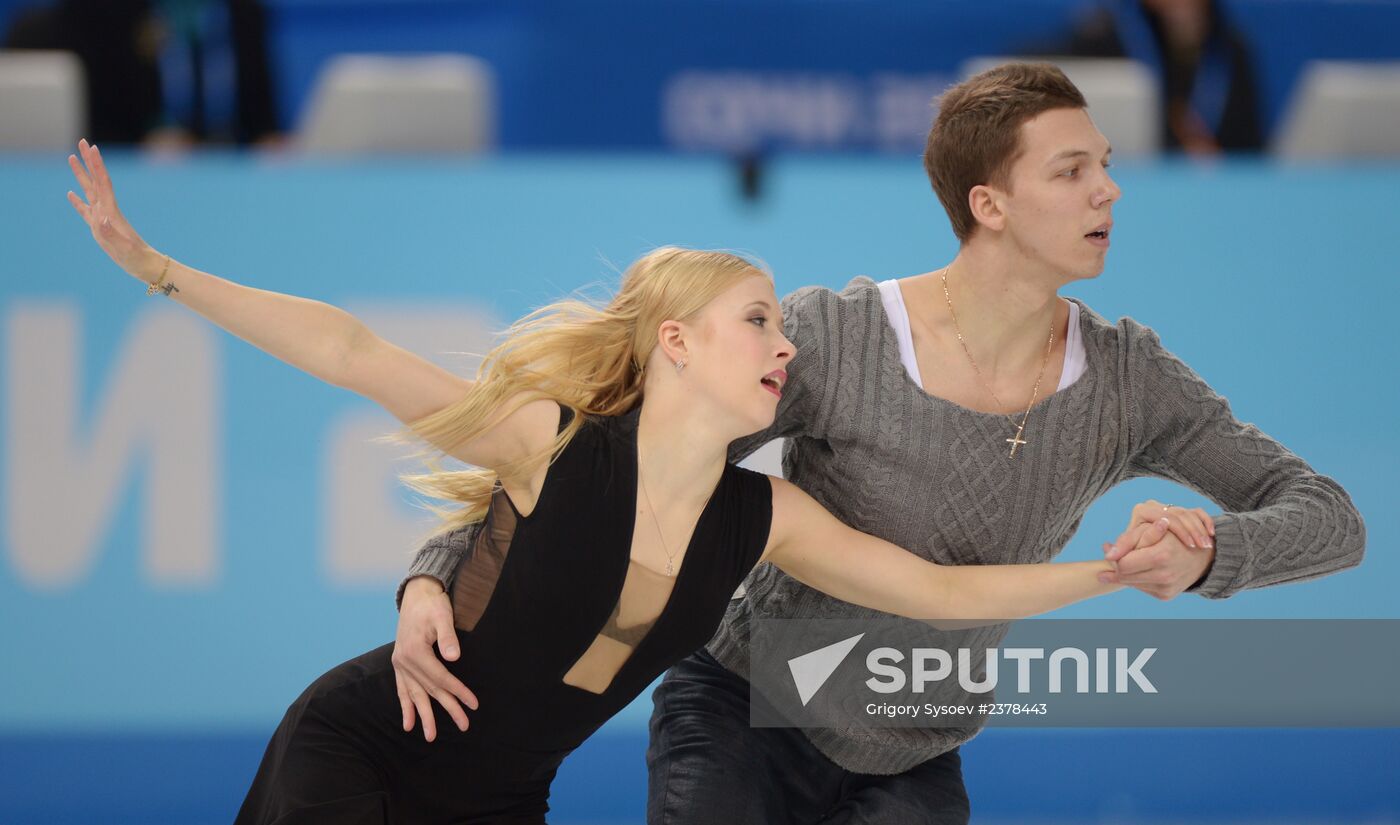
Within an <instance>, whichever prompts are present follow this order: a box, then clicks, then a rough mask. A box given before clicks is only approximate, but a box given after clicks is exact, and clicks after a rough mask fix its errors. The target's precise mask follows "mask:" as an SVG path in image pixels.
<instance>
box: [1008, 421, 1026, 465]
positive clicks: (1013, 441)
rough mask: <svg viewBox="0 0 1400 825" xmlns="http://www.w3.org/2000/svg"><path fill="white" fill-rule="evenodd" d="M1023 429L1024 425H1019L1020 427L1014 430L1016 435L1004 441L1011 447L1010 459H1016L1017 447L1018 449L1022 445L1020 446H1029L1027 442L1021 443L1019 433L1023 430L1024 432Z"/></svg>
mask: <svg viewBox="0 0 1400 825" xmlns="http://www.w3.org/2000/svg"><path fill="white" fill-rule="evenodd" d="M1025 429H1026V425H1025V424H1021V425H1020V426H1018V427H1017V428H1016V435H1015V436H1013V437H1011V438H1008V439H1006V443H1008V444H1010V445H1011V457H1012V458H1015V457H1016V448H1017V447H1019V446H1020V445H1022V444H1029V443H1030V442H1029V441H1022V440H1021V432H1022V431H1023V430H1025Z"/></svg>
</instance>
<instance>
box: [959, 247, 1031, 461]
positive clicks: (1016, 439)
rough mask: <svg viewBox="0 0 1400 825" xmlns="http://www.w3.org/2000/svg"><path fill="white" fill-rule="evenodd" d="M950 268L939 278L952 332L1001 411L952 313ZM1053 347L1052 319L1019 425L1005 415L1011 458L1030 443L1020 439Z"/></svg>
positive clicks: (1009, 416)
mask: <svg viewBox="0 0 1400 825" xmlns="http://www.w3.org/2000/svg"><path fill="white" fill-rule="evenodd" d="M951 267H952V264H949V265H948V266H945V267H943V272H942V273H940V277H941V278H942V280H943V298H944V299H945V300H946V301H947V302H948V314H949V315H951V316H953V331H954V332H956V333H957V335H958V343H959V344H961V345H962V351H963V352H964V353H966V354H967V360H968V361H970V362H971V363H972V371H973V372H975V373H977V380H978V381H981V382H982V388H983V389H985V390H986V391H987V394H988V395H990V396H991V397H992V400H993V401H995V402H996V405H997V409H1001V408H1002V407H1005V406H1006V405H1005V404H1003V403H1001V399H1000V398H997V394H996V391H994V390H993V389H992V387H991V385H990V384H988V383H987V379H986V378H983V377H982V370H981V368H979V367H978V366H977V359H976V358H973V357H972V350H970V349H968V348H967V342H966V341H964V340H963V334H962V328H961V327H959V326H958V313H957V312H954V311H953V296H952V295H951V294H949V292H948V270H949V269H950V268H951ZM1054 346H1055V321H1054V319H1053V318H1052V319H1051V321H1050V340H1049V341H1046V342H1045V357H1044V358H1042V359H1041V360H1040V372H1039V374H1037V375H1036V377H1035V386H1034V387H1033V388H1031V400H1029V401H1027V402H1026V412H1025V414H1023V415H1022V416H1021V423H1020V424H1017V423H1016V419H1015V418H1014V417H1013V414H1012V413H1007V414H1006V417H1007V418H1008V419H1010V420H1011V424H1012V426H1014V427H1015V428H1016V434H1015V435H1013V436H1012V437H1010V438H1008V439H1006V442H1007V443H1008V444H1010V445H1011V457H1012V458H1015V457H1016V448H1017V447H1019V446H1021V445H1023V444H1029V443H1030V442H1029V441H1026V440H1024V439H1022V438H1021V434H1022V433H1024V432H1025V431H1026V421H1027V420H1029V419H1030V417H1031V407H1034V406H1035V397H1036V396H1037V395H1038V394H1039V393H1040V382H1041V379H1043V378H1044V377H1045V365H1046V364H1049V363H1050V350H1051V349H1053V348H1054Z"/></svg>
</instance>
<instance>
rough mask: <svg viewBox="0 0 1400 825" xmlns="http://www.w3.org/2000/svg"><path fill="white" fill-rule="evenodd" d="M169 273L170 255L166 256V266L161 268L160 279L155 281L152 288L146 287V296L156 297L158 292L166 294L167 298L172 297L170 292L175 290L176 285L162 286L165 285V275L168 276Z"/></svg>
mask: <svg viewBox="0 0 1400 825" xmlns="http://www.w3.org/2000/svg"><path fill="white" fill-rule="evenodd" d="M169 271H170V256H169V255H166V256H165V266H163V267H161V268H160V277H159V278H157V279H156V280H155V283H153V284H151V285H150V286H148V287H146V294H147V295H154V294H156V293H157V292H164V293H165V294H166V296H167V297H168V296H169V295H170V291H171V290H173V289H174V288H175V285H174V284H170V285H168V286H162V285H163V284H165V274H166V273H167V272H169Z"/></svg>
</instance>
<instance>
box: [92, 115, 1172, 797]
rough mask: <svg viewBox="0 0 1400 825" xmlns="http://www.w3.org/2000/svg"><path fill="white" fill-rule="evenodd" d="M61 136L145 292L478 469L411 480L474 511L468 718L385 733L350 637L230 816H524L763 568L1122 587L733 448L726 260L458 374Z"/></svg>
mask: <svg viewBox="0 0 1400 825" xmlns="http://www.w3.org/2000/svg"><path fill="white" fill-rule="evenodd" d="M79 152H80V154H81V156H82V160H81V162H80V161H79V160H78V158H77V157H73V156H70V158H69V163H70V165H71V166H72V168H73V173H74V175H75V176H76V177H77V180H78V183H79V185H80V187H81V189H82V190H83V192H84V194H85V196H86V199H85V200H84V199H83V198H80V197H78V196H77V195H75V194H74V193H72V192H69V193H68V197H69V200H70V201H71V202H72V204H73V206H74V208H75V209H76V210H77V211H78V213H79V214H80V215H81V216H82V217H83V219H84V220H85V221H86V222H87V224H88V226H89V227H90V229H91V230H92V233H93V237H94V238H96V240H97V242H98V244H100V245H101V247H102V249H103V250H104V251H105V252H107V254H108V255H110V256H111V257H112V259H113V260H114V261H115V262H116V263H117V264H118V265H119V266H120V267H121V268H122V269H124V270H125V271H126V272H128V273H129V274H131V275H133V276H134V277H136V278H137V279H139V280H140V281H142V282H144V283H146V284H148V285H149V288H148V292H150V293H152V294H154V293H155V292H163V293H165V294H166V295H167V296H168V297H170V298H172V299H174V300H176V301H178V302H180V303H182V304H185V305H186V306H189V307H190V308H191V309H193V310H195V311H196V312H199V313H200V314H201V315H203V316H205V317H206V318H208V319H209V320H210V321H212V322H214V323H216V324H218V325H219V326H221V327H223V328H224V329H226V330H228V331H229V332H231V333H233V334H235V335H237V336H239V337H241V338H243V339H244V340H246V341H248V342H249V343H252V344H253V345H255V346H257V347H259V348H261V349H263V350H265V351H266V352H268V353H271V354H272V355H275V356H276V357H278V358H281V359H282V360H284V361H286V362H288V363H290V364H292V365H293V366H296V367H298V368H299V369H302V370H304V371H306V372H308V373H310V374H311V375H314V376H316V377H317V378H320V379H321V380H323V381H326V382H328V383H331V384H334V385H336V386H339V387H344V388H346V389H350V390H353V391H355V392H357V393H360V394H361V395H364V396H365V397H367V398H370V399H372V400H374V401H376V402H378V403H379V404H381V405H382V406H383V407H384V408H385V409H387V410H388V411H389V412H391V413H392V414H394V415H395V416H396V417H397V418H398V419H399V420H401V421H403V422H404V423H405V424H407V425H408V426H409V427H410V428H411V430H412V432H413V433H414V434H415V435H416V436H418V437H419V438H421V439H423V440H424V441H426V442H427V443H428V444H429V445H431V446H432V447H433V448H435V449H438V450H441V451H442V452H443V453H444V454H446V455H448V456H451V457H453V458H455V459H458V460H460V461H463V462H465V463H467V464H469V465H472V466H474V467H476V468H480V469H472V470H467V471H462V472H433V473H430V474H428V475H425V476H420V477H418V478H417V480H416V486H417V487H418V488H419V489H420V490H423V491H425V492H427V493H430V494H432V495H434V496H436V497H438V498H440V499H444V500H448V501H453V502H457V503H459V504H460V507H459V508H458V509H456V510H455V511H453V512H452V513H451V514H450V515H448V516H447V518H446V522H447V523H446V525H445V526H444V529H453V528H455V527H458V526H461V525H463V524H467V523H471V522H474V521H478V520H482V519H484V520H485V528H484V529H483V530H482V531H481V533H480V538H479V539H478V540H477V541H476V543H475V545H474V546H473V547H472V548H471V550H470V552H468V553H467V554H465V556H464V560H463V562H462V563H461V566H460V568H459V570H458V573H457V575H456V577H455V579H454V584H453V593H452V600H453V610H454V616H455V624H456V626H457V629H458V632H457V635H458V639H459V642H460V645H461V649H462V653H463V654H464V655H462V656H461V657H460V659H459V660H458V661H457V662H456V663H454V664H453V667H454V669H455V675H457V676H458V677H459V678H461V679H462V680H463V681H465V682H467V683H468V684H470V685H472V687H473V689H474V690H475V693H476V695H477V697H479V707H478V708H477V712H476V714H475V715H474V716H473V718H472V723H471V727H470V729H469V730H467V731H465V732H462V731H458V730H456V729H455V728H448V729H447V730H446V731H445V735H444V736H442V737H440V738H439V740H438V741H437V742H436V743H433V744H429V743H427V742H425V741H424V740H423V739H422V738H421V737H419V736H416V735H414V734H412V733H408V732H405V731H404V730H403V728H402V726H401V725H400V720H399V717H398V716H397V715H396V714H395V713H393V712H392V710H391V709H392V708H393V705H394V698H395V691H396V689H395V678H394V668H393V665H392V663H391V661H390V656H391V650H392V645H385V646H384V647H381V648H378V649H376V650H373V651H370V652H369V653H366V654H364V655H363V656H360V657H358V658H356V659H353V660H351V661H349V662H346V663H345V664H342V665H340V666H338V667H335V668H334V669H332V670H331V671H330V672H328V673H327V674H325V675H324V676H322V677H321V678H320V679H318V680H316V682H314V683H313V684H312V685H311V686H310V687H309V688H308V689H307V690H306V692H305V693H303V694H302V696H301V697H300V698H298V699H297V700H296V702H295V703H294V704H293V705H292V706H291V708H290V709H289V710H288V712H287V714H286V716H285V718H284V719H283V720H282V723H281V725H280V726H279V727H278V729H277V731H276V733H275V734H274V735H273V738H272V742H271V743H270V745H269V746H268V749H267V752H266V754H265V756H264V757H263V761H262V764H261V766H260V767H259V769H258V773H257V776H256V777H255V779H254V781H253V786H252V788H251V790H250V791H249V793H248V796H247V799H246V800H245V801H244V804H243V808H242V810H241V811H240V813H239V816H238V822H239V823H278V825H292V823H307V822H336V823H385V822H411V823H431V822H463V821H466V822H485V821H490V822H542V821H543V818H544V814H545V812H546V811H547V810H548V805H547V798H548V792H549V784H550V781H551V779H552V778H553V776H554V772H555V769H556V768H557V766H558V765H559V763H560V761H561V760H562V759H563V758H564V756H565V755H567V754H568V753H569V752H570V751H571V750H573V749H574V748H576V747H577V746H578V745H579V744H580V743H581V742H582V741H583V740H584V739H585V738H587V737H588V736H589V735H590V734H591V733H592V732H593V731H594V730H596V729H597V728H598V727H599V726H600V725H601V724H602V723H603V722H604V721H605V720H607V719H608V718H609V717H610V716H612V715H613V714H614V713H616V712H617V711H618V710H620V709H621V708H622V707H623V706H624V705H626V704H627V703H628V702H629V701H630V700H631V699H632V698H634V697H635V696H637V695H638V694H639V693H640V692H641V691H642V690H643V689H645V688H646V686H647V685H648V684H650V682H651V681H652V680H653V679H654V678H655V677H656V676H658V675H659V674H660V673H661V672H662V671H663V670H665V669H666V668H667V667H669V666H670V665H672V664H674V663H675V662H677V661H679V660H680V659H682V658H683V657H684V656H686V655H687V654H689V653H691V652H692V651H694V650H696V649H697V648H699V647H700V646H701V645H703V644H704V643H705V642H706V641H707V640H708V639H709V638H710V635H711V634H712V633H713V632H714V629H715V627H716V626H717V625H718V623H719V621H720V619H721V617H722V615H723V612H724V609H725V606H726V605H727V603H728V601H729V598H730V595H731V594H732V593H733V591H734V589H735V588H736V586H737V585H738V584H739V583H740V582H741V581H742V580H743V578H744V576H745V575H746V574H747V573H748V572H749V570H750V569H751V568H752V567H754V566H755V565H756V564H758V563H760V562H764V561H767V562H770V563H772V564H776V565H778V566H779V567H781V568H782V569H783V570H785V571H786V572H788V573H789V574H791V575H793V576H795V577H797V578H798V579H800V580H801V581H803V582H806V583H807V584H810V585H811V586H813V587H816V588H819V589H821V590H824V591H826V592H827V593H830V594H831V595H833V596H836V597H837V598H840V599H844V600H847V601H850V602H852V603H855V604H859V605H864V606H867V607H871V608H874V609H877V610H881V611H885V612H889V613H895V614H899V615H903V616H908V617H913V618H919V619H925V620H939V619H949V620H1003V619H1013V618H1018V617H1022V616H1027V615H1032V614H1035V613H1041V612H1044V611H1047V610H1051V609H1054V608H1056V607H1060V606H1062V605H1065V604H1068V603H1070V602H1074V601H1077V600H1080V599H1083V598H1086V597H1089V596H1093V595H1096V594H1100V593H1106V592H1109V591H1110V590H1114V589H1116V587H1117V585H1112V584H1105V583H1101V582H1100V581H1099V580H1098V574H1099V573H1102V572H1105V571H1110V570H1112V569H1113V564H1112V563H1110V562H1080V563H1062V564H1040V565H1006V566H984V567H940V566H938V565H934V564H931V563H929V562H926V561H923V560H921V559H919V558H917V557H915V556H913V555H912V554H910V553H907V552H905V551H903V550H902V549H900V548H898V547H896V546H894V545H891V544H889V543H887V542H885V541H883V540H880V539H877V538H874V537H871V536H868V535H865V534H862V533H858V532H856V531H855V530H852V529H851V528H849V527H847V526H845V525H844V524H842V523H841V522H840V521H838V520H837V519H836V518H834V517H832V516H831V515H830V514H829V513H827V511H826V510H825V509H823V508H822V507H821V506H820V505H818V504H817V503H816V502H815V501H813V500H812V499H811V498H809V497H808V496H807V495H806V494H805V493H803V492H802V491H800V490H799V489H798V488H797V487H794V486H793V485H791V484H788V483H787V482H785V481H783V480H781V479H777V478H769V477H767V476H764V475H761V474H758V473H754V472H751V471H748V470H744V469H741V468H739V467H736V466H734V465H730V464H728V463H727V462H726V460H725V459H726V449H727V447H728V445H729V443H730V442H731V441H733V440H734V439H736V438H739V437H740V436H743V435H747V434H749V433H753V432H756V431H758V430H761V429H763V428H765V427H767V426H769V425H770V424H771V422H772V421H773V417H774V413H775V410H776V408H777V404H778V399H779V398H780V397H781V394H782V392H783V383H784V380H785V378H786V373H785V371H784V369H783V368H784V366H785V365H786V364H787V362H788V361H789V359H791V358H792V357H793V355H794V353H793V347H792V344H791V343H790V342H789V341H788V340H787V338H785V337H784V336H783V328H782V316H781V314H780V311H779V308H778V304H777V300H776V298H775V296H774V292H773V284H772V281H771V280H770V279H769V277H768V276H767V275H766V274H765V273H764V272H762V271H760V270H759V269H757V268H756V267H755V266H754V265H753V264H751V263H750V262H748V261H746V260H744V259H743V258H740V257H738V256H735V255H730V254H726V253H719V252H702V251H693V250H683V249H674V248H665V249H658V250H656V251H654V252H652V253H650V254H648V255H646V256H644V257H642V258H641V259H640V260H638V261H637V262H635V263H634V264H633V265H632V266H631V267H630V268H629V269H628V270H627V272H626V273H625V275H624V276H623V281H622V286H621V290H620V291H619V293H618V294H617V296H616V297H615V298H614V299H613V300H612V302H611V303H610V304H608V305H607V306H606V307H604V308H594V307H590V306H587V305H584V304H582V303H579V302H561V303H556V304H553V305H551V306H548V307H546V308H544V309H542V310H539V311H537V312H535V313H533V314H532V315H530V316H528V317H527V318H525V319H524V320H522V321H520V322H518V323H517V324H515V325H514V326H513V327H512V328H511V330H510V331H509V334H508V335H507V337H506V338H505V340H504V342H503V343H502V344H500V345H499V346H498V347H497V348H496V349H494V350H493V351H492V352H491V353H490V354H489V355H488V356H487V359H486V361H485V363H484V364H483V366H482V368H481V371H480V373H479V378H478V380H477V381H467V380H464V379H461V378H458V377H457V376H455V375H452V374H450V373H448V372H446V371H445V370H442V369H440V368H438V367H436V366H434V365H433V364H430V363H429V362H427V361H425V360H423V359H421V358H418V357H417V356H415V355H413V354H411V353H408V352H405V351H403V350H401V349H399V348H397V347H394V346H393V345H391V344H389V343H387V342H385V341H383V340H382V339H380V338H378V337H377V336H375V335H374V334H373V333H372V332H371V331H370V330H369V329H367V328H366V327H365V326H364V325H362V324H361V323H360V322H358V321H357V320H356V319H355V318H353V317H352V316H350V315H349V314H347V313H345V312H343V311H341V310H339V309H336V308H334V307H331V306H328V305H326V304H323V303H319V302H316V301H309V300H306V299H303V298H297V297H292V296H288V295H281V294H278V293H274V292H267V291H264V290H258V289H252V288H249V287H244V286H239V285H237V284H234V283H232V282H230V281H226V280H223V279H221V278H217V277H215V276H213V275H209V274H205V273H203V272H198V271H195V270H193V269H191V268H189V267H187V266H185V265H183V264H181V263H178V262H176V261H173V260H171V259H170V257H169V256H167V255H162V254H160V253H157V252H156V251H155V250H153V249H152V248H151V247H150V246H148V245H147V244H146V243H145V242H144V241H143V240H142V239H141V238H140V237H139V236H138V235H137V233H136V232H135V231H134V230H133V229H132V227H131V225H130V224H129V223H128V222H127V221H126V219H125V218H124V217H123V216H122V214H121V212H120V211H119V210H118V208H117V204H116V200H115V197H114V194H113V190H112V183H111V180H110V177H109V176H108V173H107V170H106V168H105V166H104V164H103V162H102V157H101V155H100V154H99V153H98V151H97V149H96V147H93V146H89V145H88V144H87V143H86V142H83V143H80V144H79ZM1166 529H1167V528H1166V526H1165V525H1164V524H1163V523H1161V522H1158V523H1156V524H1153V525H1151V526H1150V528H1149V529H1145V530H1143V537H1144V538H1143V540H1144V541H1155V540H1157V539H1159V538H1160V537H1161V533H1162V532H1164V531H1165V530H1166ZM854 559H859V562H860V563H859V564H852V563H851V562H852V560H854Z"/></svg>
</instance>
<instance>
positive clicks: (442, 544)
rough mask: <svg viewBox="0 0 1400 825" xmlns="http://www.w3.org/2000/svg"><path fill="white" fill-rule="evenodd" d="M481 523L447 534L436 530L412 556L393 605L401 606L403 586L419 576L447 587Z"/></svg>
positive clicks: (474, 523)
mask: <svg viewBox="0 0 1400 825" xmlns="http://www.w3.org/2000/svg"><path fill="white" fill-rule="evenodd" d="M481 524H482V522H480V521H477V522H473V523H472V524H468V525H467V526H466V527H462V528H459V529H457V530H453V531H452V532H450V533H439V534H438V535H436V536H433V537H432V538H430V539H428V540H427V541H426V542H425V543H424V544H423V546H422V547H420V548H418V554H417V555H415V556H414V557H413V564H412V565H410V566H409V568H408V575H407V576H405V577H404V579H403V581H401V582H399V589H398V592H397V593H395V594H394V604H395V605H396V606H398V607H402V606H403V591H404V588H406V587H408V583H409V582H410V581H412V580H413V579H416V578H418V577H419V576H430V577H432V578H434V579H437V580H438V582H439V583H441V584H442V589H443V590H447V589H448V588H450V587H451V586H452V574H453V573H454V572H456V570H457V567H458V565H459V564H460V563H461V561H462V556H464V555H466V553H467V548H469V547H471V546H472V543H473V542H475V541H476V534H477V531H478V530H480V529H481Z"/></svg>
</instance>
